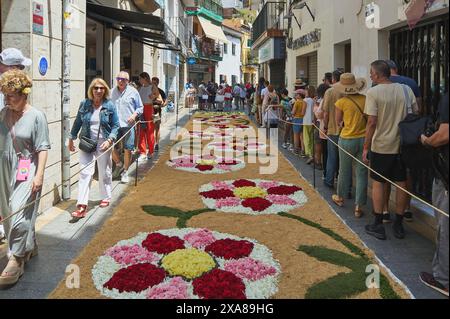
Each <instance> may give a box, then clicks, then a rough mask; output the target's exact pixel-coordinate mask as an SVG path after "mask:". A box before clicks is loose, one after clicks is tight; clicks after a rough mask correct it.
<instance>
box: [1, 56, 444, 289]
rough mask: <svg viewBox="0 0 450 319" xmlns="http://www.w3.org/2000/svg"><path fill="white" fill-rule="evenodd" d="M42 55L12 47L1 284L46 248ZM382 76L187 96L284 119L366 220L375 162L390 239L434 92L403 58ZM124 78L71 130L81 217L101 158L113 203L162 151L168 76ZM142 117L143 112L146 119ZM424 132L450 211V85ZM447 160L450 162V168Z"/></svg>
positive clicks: (376, 195)
mask: <svg viewBox="0 0 450 319" xmlns="http://www.w3.org/2000/svg"><path fill="white" fill-rule="evenodd" d="M30 65H31V60H30V59H28V58H26V57H24V56H23V54H22V52H20V51H19V50H17V49H6V50H4V51H3V52H1V53H0V75H1V77H0V91H1V94H0V150H1V152H2V156H0V185H1V187H0V217H1V218H3V220H2V223H1V227H0V239H1V237H4V236H5V237H6V238H7V242H8V256H9V261H8V264H7V265H6V267H5V268H4V270H3V272H2V273H1V275H0V286H5V285H11V284H14V283H16V282H17V281H18V280H19V278H20V277H21V276H22V275H23V273H24V264H25V263H26V262H27V261H28V260H29V259H30V258H32V257H33V256H35V255H36V254H37V245H36V238H35V221H36V217H37V210H38V207H39V197H40V193H41V189H42V185H43V181H44V172H45V167H46V162H47V157H48V151H49V149H50V145H51V143H50V137H49V129H48V124H47V119H46V116H45V114H44V113H43V112H42V111H40V110H38V109H36V108H35V107H33V106H32V105H31V104H30V103H29V99H28V97H29V95H30V94H31V90H32V87H33V83H32V80H31V78H30V77H29V76H28V75H27V73H26V72H25V71H24V68H25V67H26V66H30ZM370 78H371V80H372V82H373V86H372V87H371V88H369V89H368V90H367V91H366V88H367V82H366V80H365V79H363V78H357V77H356V76H355V75H354V74H352V73H344V72H343V71H342V70H340V69H338V70H335V71H334V72H331V73H326V74H325V76H324V78H323V83H321V84H320V85H319V86H318V87H317V88H315V87H313V86H310V85H308V84H306V83H304V82H303V81H302V80H300V79H299V80H296V82H295V91H294V92H293V94H292V95H293V97H290V94H289V92H288V90H287V89H286V88H284V87H280V88H278V89H275V87H274V85H272V84H271V83H270V82H269V81H267V80H265V79H264V78H261V79H260V80H259V81H258V83H257V84H256V86H253V85H252V84H250V83H247V84H245V85H243V84H236V85H233V86H230V85H228V84H226V83H223V84H221V85H218V84H216V83H213V82H208V83H200V85H199V86H198V87H196V86H195V85H194V84H193V83H192V82H189V83H187V84H186V92H187V95H186V106H187V107H191V106H192V105H193V103H194V101H195V98H197V99H198V106H199V109H200V110H218V111H231V110H242V111H247V112H248V113H249V114H254V115H255V119H256V122H257V124H258V125H260V126H261V127H267V128H269V127H280V126H281V125H282V126H283V127H284V133H285V134H284V136H283V144H282V147H283V148H285V149H289V150H291V151H292V152H293V153H294V154H296V155H298V156H299V157H301V158H304V159H305V160H306V162H307V163H308V164H311V163H315V165H316V167H317V168H319V169H321V170H323V181H324V185H325V186H327V187H329V188H331V189H335V187H336V192H335V194H334V195H333V196H332V201H333V202H334V203H335V204H336V205H338V206H344V203H345V202H346V201H347V199H351V198H352V197H353V196H352V195H353V186H355V190H356V191H355V200H354V207H355V208H354V214H355V216H356V217H357V218H360V217H361V216H362V215H363V214H364V208H365V207H366V205H367V195H368V194H367V189H368V178H369V172H368V169H367V167H366V165H362V164H361V163H365V164H367V165H370V168H371V172H370V178H371V179H372V182H373V183H372V204H373V205H372V206H373V215H374V218H373V222H372V223H371V224H369V225H367V226H366V227H365V230H366V232H367V233H368V234H369V235H372V236H374V237H376V238H378V239H380V240H385V239H386V231H385V226H384V224H385V223H387V222H392V217H391V215H390V214H389V205H388V204H389V194H390V183H391V182H394V183H396V184H397V186H400V187H402V188H404V189H408V188H409V189H410V185H409V183H408V180H410V177H409V175H410V173H409V172H408V166H407V165H406V164H405V158H404V156H402V154H401V139H400V130H399V124H400V123H402V121H404V119H405V118H406V117H407V116H408V115H409V114H419V113H420V112H421V108H422V101H421V97H420V89H419V87H418V86H417V84H416V83H415V82H414V80H413V79H410V78H407V77H404V76H400V75H398V68H397V66H396V64H395V62H393V61H383V60H378V61H375V62H373V63H372V64H371V68H370ZM115 80H116V85H115V87H114V88H113V89H112V90H111V89H110V88H109V87H108V84H107V83H106V82H105V81H104V80H103V79H101V78H96V79H94V80H93V81H92V82H91V83H90V85H89V88H88V91H87V94H86V95H87V98H86V99H85V100H83V101H81V103H80V106H79V109H78V113H77V116H76V118H75V120H74V123H73V126H72V129H71V132H70V138H69V143H68V148H69V150H70V151H71V152H75V151H77V150H78V151H79V156H80V161H79V163H80V168H81V171H80V178H79V191H78V198H77V207H76V210H75V211H74V212H73V213H72V217H73V218H75V219H80V218H83V217H85V216H86V214H87V211H88V201H89V192H90V187H91V181H92V178H93V175H94V173H95V163H96V164H97V167H98V173H99V188H100V195H101V197H102V201H101V203H100V207H101V208H106V207H108V206H109V205H110V202H111V199H112V180H113V178H114V176H117V177H118V176H120V177H121V182H122V183H128V182H129V168H130V165H131V162H132V160H133V158H132V154H133V150H135V149H136V148H137V149H138V150H139V158H140V159H152V157H153V156H154V152H155V151H158V149H159V147H158V145H159V130H160V124H161V116H162V109H163V108H164V107H166V106H167V103H168V102H167V95H166V94H165V92H164V91H163V90H161V89H160V88H159V87H158V86H159V79H158V78H156V77H153V78H151V77H150V75H149V74H148V73H146V72H143V73H141V74H140V76H139V84H138V85H137V86H135V85H132V84H131V83H130V77H129V74H128V73H127V72H124V71H122V72H120V73H119V74H118V75H117V77H116V79H115ZM138 121H142V122H141V123H139V124H138V125H136V123H137V122H138ZM78 139H79V143H78V145H77V146H76V144H75V141H76V140H78ZM417 139H418V140H420V142H421V143H422V144H423V145H426V146H427V147H428V148H429V151H430V152H433V153H436V154H439V156H437V157H436V158H437V159H436V160H440V161H441V162H442V163H438V164H440V165H438V164H436V165H434V167H435V168H436V170H437V173H436V179H435V182H434V185H433V204H434V205H435V207H437V208H439V209H441V210H443V211H445V212H447V214H448V145H449V131H448V93H446V94H445V95H444V97H443V100H442V102H441V104H440V106H439V109H438V121H437V123H436V127H435V131H434V132H431V133H430V134H428V133H427V134H423V135H421V136H418V138H417ZM117 141H121V143H117ZM426 151H428V150H426ZM442 154H447V155H446V157H445V155H442ZM122 155H123V156H122ZM114 165H115V169H114V170H113V166H114ZM439 167H441V168H442V167H446V169H447V171H446V172H445V173H442V171H439ZM372 170H373V171H372ZM353 172H354V173H353ZM353 174H354V175H355V176H353ZM354 180H355V183H356V184H355V185H353V181H354ZM396 196H397V198H396V209H395V218H394V219H393V233H394V236H395V237H396V238H398V239H403V238H405V230H404V228H403V220H404V219H411V218H412V213H411V212H410V209H409V202H410V200H411V198H410V197H409V196H408V195H407V194H406V193H405V192H403V191H401V190H400V189H397V192H396ZM27 204H30V205H27ZM24 206H26V208H25V209H22V210H20V209H21V208H23V207H24ZM19 210H20V211H19ZM16 211H18V213H17V214H15V215H14V216H12V218H7V217H8V215H9V214H10V213H11V212H16ZM437 215H438V218H437V220H438V241H437V246H438V249H437V250H436V253H435V258H434V260H433V265H432V268H433V272H432V273H425V272H424V273H421V274H420V279H421V280H422V281H423V282H424V283H425V284H427V285H428V286H430V287H432V288H434V289H436V290H439V291H440V292H442V293H444V294H446V295H447V296H448V273H449V270H448V269H449V268H448V260H449V256H448V242H449V240H448V231H449V226H448V217H446V216H443V215H442V214H437Z"/></svg>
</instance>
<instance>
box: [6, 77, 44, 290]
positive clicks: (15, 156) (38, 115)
mask: <svg viewBox="0 0 450 319" xmlns="http://www.w3.org/2000/svg"><path fill="white" fill-rule="evenodd" d="M31 88H32V82H31V79H30V77H29V76H28V75H27V74H26V73H25V72H24V71H21V70H10V71H8V72H6V73H4V74H3V75H2V77H1V79H0V89H1V91H2V92H3V94H4V96H5V105H6V107H5V108H4V109H2V110H1V111H0V217H2V218H3V220H2V223H3V225H4V228H5V231H6V236H7V239H8V248H9V255H10V258H9V261H8V264H7V265H6V267H5V268H4V270H3V272H2V274H1V275H0V286H1V287H4V286H10V285H13V284H15V283H16V282H17V281H18V280H19V278H20V277H21V276H22V275H23V273H24V264H25V262H26V261H28V260H29V259H30V258H31V257H32V256H34V255H36V253H37V246H36V239H35V229H34V225H35V222H36V217H37V210H38V208H39V197H40V193H41V190H42V185H43V182H44V171H45V165H46V163H47V157H48V150H49V149H50V141H49V133H48V125H47V119H46V118H45V115H44V113H42V112H41V111H39V110H37V109H35V108H34V107H32V106H31V105H30V104H29V103H28V96H29V94H30V93H31ZM11 214H14V215H11Z"/></svg>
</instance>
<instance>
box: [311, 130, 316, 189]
mask: <svg viewBox="0 0 450 319" xmlns="http://www.w3.org/2000/svg"><path fill="white" fill-rule="evenodd" d="M315 132H316V128H315V127H314V126H313V136H312V143H313V155H312V156H313V187H314V189H316V139H315V134H314V133H315Z"/></svg>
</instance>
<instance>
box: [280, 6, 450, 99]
mask: <svg viewBox="0 0 450 319" xmlns="http://www.w3.org/2000/svg"><path fill="white" fill-rule="evenodd" d="M374 2H375V3H376V4H377V5H379V7H380V8H381V14H380V29H374V28H368V27H367V26H366V21H365V6H364V5H363V4H364V2H361V1H357V0H331V1H330V0H310V1H308V5H309V7H310V8H311V11H312V12H313V14H314V15H315V18H316V21H315V22H313V20H312V18H311V16H310V14H309V13H308V10H307V9H306V8H304V9H302V10H294V11H293V12H294V14H295V15H296V17H297V19H298V20H299V22H300V24H301V25H302V29H301V30H299V28H298V26H297V23H296V22H295V20H294V19H293V20H292V28H293V34H294V36H293V39H294V40H295V39H297V38H299V37H301V36H303V35H305V34H308V33H310V32H311V31H313V30H314V29H316V28H317V29H321V31H322V32H321V41H320V42H319V43H314V44H310V45H308V46H305V47H302V48H300V49H297V50H295V51H294V50H290V49H288V50H287V52H288V58H287V61H286V63H287V65H286V73H287V78H288V89H289V90H290V91H291V90H293V88H294V86H293V83H294V82H295V79H296V77H298V74H296V61H297V57H298V56H302V55H306V54H309V53H312V52H314V51H317V53H318V82H319V83H320V82H321V79H322V77H323V75H324V73H325V72H330V71H333V70H334V69H335V68H337V67H343V65H339V64H341V63H342V61H343V57H342V56H340V55H341V54H342V52H341V51H339V50H335V44H339V43H342V42H346V41H350V42H351V47H352V52H351V55H352V61H351V64H352V72H354V73H355V74H356V75H357V76H361V77H365V78H366V79H367V80H368V81H369V83H370V77H369V66H370V63H371V62H373V61H374V60H376V59H386V58H388V57H389V45H388V41H389V37H388V36H389V30H390V29H394V28H397V27H400V26H404V25H406V20H405V16H404V14H403V12H404V9H405V6H404V5H403V1H401V0H376V1H374ZM448 4H449V0H436V1H435V4H434V5H433V7H432V8H431V10H430V12H428V13H427V14H426V16H425V17H424V18H423V19H426V18H427V17H430V16H433V15H436V14H442V13H443V12H445V11H447V12H448ZM445 7H446V8H447V9H445Z"/></svg>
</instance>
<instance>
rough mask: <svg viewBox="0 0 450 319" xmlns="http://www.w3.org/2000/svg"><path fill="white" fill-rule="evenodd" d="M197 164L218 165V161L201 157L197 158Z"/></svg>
mask: <svg viewBox="0 0 450 319" xmlns="http://www.w3.org/2000/svg"><path fill="white" fill-rule="evenodd" d="M197 164H199V165H212V166H214V165H216V164H217V163H216V161H215V160H205V159H199V160H197Z"/></svg>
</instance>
